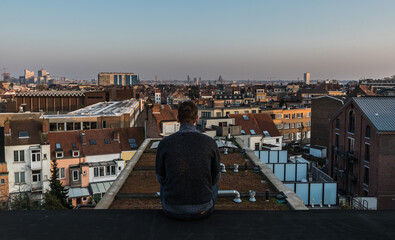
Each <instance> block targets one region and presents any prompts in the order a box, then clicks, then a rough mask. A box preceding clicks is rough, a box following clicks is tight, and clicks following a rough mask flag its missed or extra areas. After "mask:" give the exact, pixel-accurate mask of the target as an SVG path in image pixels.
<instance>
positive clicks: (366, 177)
mask: <svg viewBox="0 0 395 240" xmlns="http://www.w3.org/2000/svg"><path fill="white" fill-rule="evenodd" d="M363 183H364V184H366V185H369V167H367V166H365V173H364V175H363Z"/></svg>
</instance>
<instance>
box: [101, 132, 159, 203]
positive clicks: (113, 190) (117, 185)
mask: <svg viewBox="0 0 395 240" xmlns="http://www.w3.org/2000/svg"><path fill="white" fill-rule="evenodd" d="M152 140H162V139H161V138H147V139H145V140H144V142H143V143H142V144H141V145H140V147H139V148H138V149H137V151H136V153H135V154H134V155H133V157H132V159H130V160H129V161H128V163H127V164H126V168H125V169H124V170H123V171H122V172H121V174H120V175H119V176H118V177H117V179H115V181H114V182H113V183H112V185H111V187H110V188H109V189H108V190H107V192H106V194H105V195H104V196H103V198H102V199H101V200H100V202H99V203H98V204H97V205H96V207H95V209H109V208H110V206H111V204H112V202H113V201H114V199H115V196H116V195H117V194H118V192H119V190H120V189H121V187H122V186H123V184H124V183H125V181H126V179H127V178H128V177H129V175H130V173H131V172H132V171H133V168H134V166H136V164H137V162H138V161H139V159H140V157H141V155H143V153H144V151H145V149H146V148H147V146H148V144H149V143H150V142H151V141H152Z"/></svg>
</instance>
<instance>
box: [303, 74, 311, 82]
mask: <svg viewBox="0 0 395 240" xmlns="http://www.w3.org/2000/svg"><path fill="white" fill-rule="evenodd" d="M304 82H305V83H306V84H310V73H304Z"/></svg>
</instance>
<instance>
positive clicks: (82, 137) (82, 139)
mask: <svg viewBox="0 0 395 240" xmlns="http://www.w3.org/2000/svg"><path fill="white" fill-rule="evenodd" d="M80 137H81V145H87V142H86V135H85V133H84V132H82V133H81V134H80Z"/></svg>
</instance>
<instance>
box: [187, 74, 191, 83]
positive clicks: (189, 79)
mask: <svg viewBox="0 0 395 240" xmlns="http://www.w3.org/2000/svg"><path fill="white" fill-rule="evenodd" d="M187 82H188V83H190V82H191V77H190V76H189V75H188V76H187Z"/></svg>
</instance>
